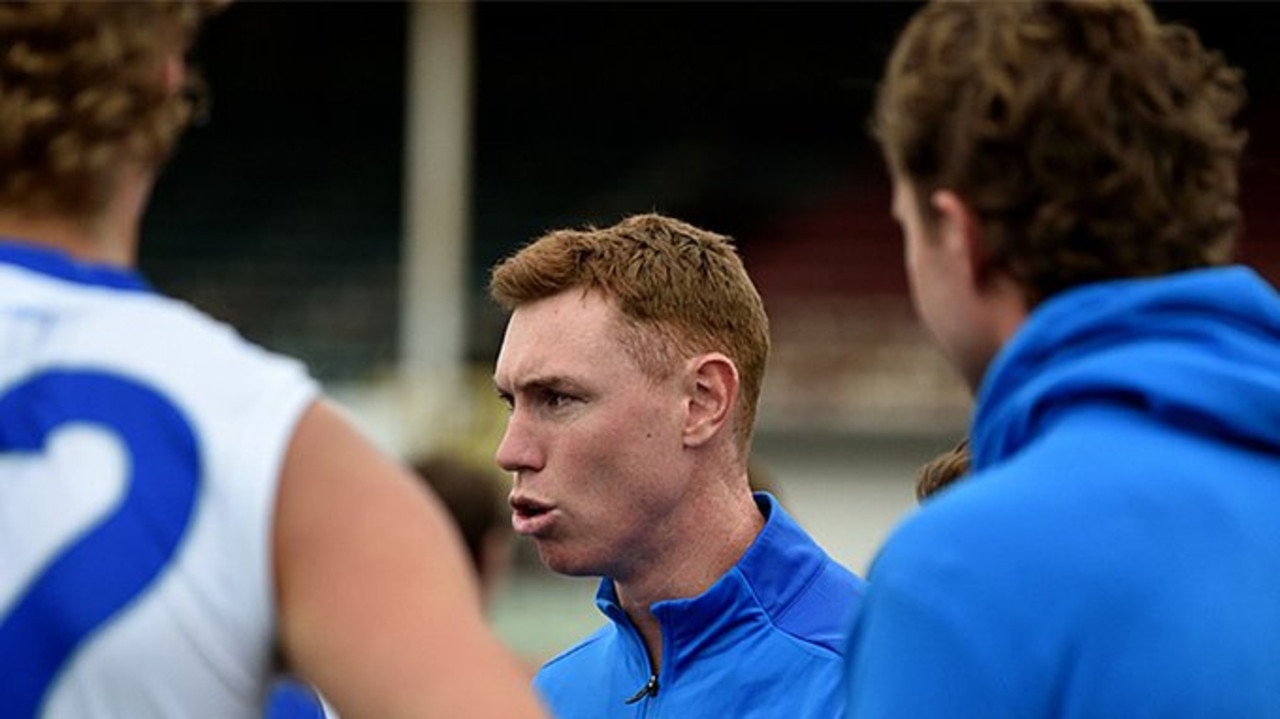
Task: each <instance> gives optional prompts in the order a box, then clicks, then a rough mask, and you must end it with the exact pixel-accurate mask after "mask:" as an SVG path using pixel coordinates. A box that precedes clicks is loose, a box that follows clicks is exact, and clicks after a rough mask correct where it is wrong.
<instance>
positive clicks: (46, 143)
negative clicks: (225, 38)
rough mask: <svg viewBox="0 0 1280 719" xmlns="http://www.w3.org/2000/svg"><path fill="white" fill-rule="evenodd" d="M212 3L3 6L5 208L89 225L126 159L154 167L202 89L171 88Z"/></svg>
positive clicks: (0, 192)
mask: <svg viewBox="0 0 1280 719" xmlns="http://www.w3.org/2000/svg"><path fill="white" fill-rule="evenodd" d="M217 5H218V4H217V3H213V2H198V1H196V0H189V1H185V2H184V1H182V0H147V1H145V2H142V1H131V2H83V1H77V0H70V1H66V2H63V1H58V0H29V1H19V2H14V1H11V0H6V1H4V2H0V207H3V208H6V209H8V210H10V211H14V210H15V209H17V208H21V211H23V212H25V213H28V214H34V215H39V214H59V215H67V216H70V217H73V218H77V219H80V220H90V219H92V218H93V217H95V216H96V215H97V214H98V213H99V212H101V210H102V209H103V207H104V206H105V204H106V202H107V200H108V198H109V197H110V196H111V194H112V191H113V189H114V187H115V183H116V179H117V176H118V173H119V169H120V167H121V165H122V164H129V163H132V164H135V165H138V166H141V167H143V168H145V169H148V170H152V169H156V168H158V167H159V166H160V165H161V164H162V163H163V162H164V161H165V159H167V158H168V156H169V153H170V152H171V151H172V149H173V146H174V144H175V142H176V141H177V138H178V136H179V135H180V134H181V132H182V130H183V129H185V128H186V126H187V124H188V123H189V122H190V120H191V118H192V116H193V112H194V110H195V107H196V105H197V101H198V100H199V99H200V98H201V97H202V93H201V92H200V91H201V89H202V86H201V84H200V82H199V79H198V77H196V75H195V74H194V73H190V72H189V73H187V74H186V77H185V80H184V82H185V87H183V88H179V89H178V91H176V92H175V89H174V88H172V87H168V86H166V78H165V65H166V62H167V61H168V60H169V59H170V58H172V57H173V56H174V55H177V56H179V57H181V56H182V54H184V53H185V52H186V51H187V49H188V48H189V47H190V44H191V42H192V41H193V40H194V37H195V34H196V32H197V29H198V26H199V24H200V22H201V20H202V19H203V18H204V17H205V16H206V15H208V14H209V13H210V12H212V11H213V10H214V9H215V8H216V7H217Z"/></svg>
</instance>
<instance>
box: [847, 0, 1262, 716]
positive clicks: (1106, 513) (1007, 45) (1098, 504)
mask: <svg viewBox="0 0 1280 719" xmlns="http://www.w3.org/2000/svg"><path fill="white" fill-rule="evenodd" d="M1244 95H1245V93H1244V86H1243V79H1242V75H1241V73H1240V72H1239V71H1238V70H1237V69H1236V68H1234V67H1232V66H1231V65H1230V64H1229V63H1228V62H1227V61H1226V60H1225V59H1224V58H1223V57H1222V55H1221V54H1220V53H1217V52H1214V51H1211V50H1209V49H1206V48H1205V47H1204V46H1203V45H1202V44H1201V42H1200V40H1199V38H1198V36H1197V34H1196V33H1195V32H1194V31H1193V30H1192V29H1190V28H1188V27H1185V26H1179V25H1174V24H1169V23H1165V22H1161V21H1160V20H1159V19H1158V18H1157V17H1156V16H1155V14H1154V11H1153V9H1152V7H1151V6H1149V5H1147V4H1145V3H1143V2H1138V1H1136V0H1094V1H1091V2H1056V1H1030V0H1029V1H1027V2H1007V3H997V2H931V3H929V4H928V5H926V6H925V7H923V8H922V9H921V10H919V11H918V12H917V14H916V15H915V16H914V17H913V19H912V20H911V21H910V23H909V24H908V25H907V27H906V29H905V30H904V32H903V33H902V35H901V37H900V38H899V40H898V41H897V44H896V46H895V48H894V50H893V53H892V56H891V58H890V60H889V63H888V69H887V71H886V74H885V77H884V81H883V84H882V86H881V88H880V91H879V96H878V99H877V104H876V109H875V112H874V116H873V121H872V126H873V132H874V134H875V136H876V137H877V138H878V140H879V142H880V144H881V146H882V148H883V151H884V155H885V158H886V161H887V164H888V167H889V171H890V176H891V178H892V181H893V187H894V201H893V212H894V214H895V216H896V217H897V219H898V221H899V222H900V224H901V225H902V228H903V234H904V236H905V244H906V251H905V257H906V268H907V274H908V276H909V278H910V287H911V292H912V298H913V301H914V303H915V307H916V310H917V312H918V314H919V315H920V317H921V319H922V320H923V322H924V324H925V325H926V326H927V327H928V328H929V329H930V330H931V331H932V333H933V335H934V337H935V338H936V340H937V342H938V344H939V346H940V347H941V348H942V350H943V352H944V353H945V354H946V355H947V357H948V358H949V359H950V360H951V362H952V363H953V364H954V365H955V366H956V367H957V368H958V369H959V370H960V372H961V373H962V375H963V376H964V377H965V378H966V379H967V380H968V382H969V384H970V385H971V386H972V387H973V389H974V391H975V393H976V403H975V407H974V412H973V419H972V425H971V431H970V451H971V463H972V469H971V472H970V474H969V476H968V477H967V478H966V479H965V480H964V481H963V482H961V483H959V484H956V485H954V486H952V487H951V488H949V489H948V490H947V491H945V492H943V493H941V494H939V495H937V496H935V497H934V498H932V499H931V500H929V501H928V502H926V503H924V504H923V505H922V506H921V508H920V509H919V510H918V511H917V512H915V513H913V515H911V516H910V517H908V518H907V519H906V520H905V521H904V522H903V523H902V524H901V525H900V526H899V527H898V528H897V529H896V530H895V531H894V532H893V533H892V534H891V536H890V537H889V538H888V540H887V541H886V542H885V544H884V545H883V547H882V548H881V549H880V551H879V553H878V555H877V557H876V559H875V561H874V564H873V567H872V569H871V573H870V577H869V579H870V581H869V589H868V591H867V595H866V602H865V605H864V610H863V612H862V613H861V614H860V616H859V618H858V621H857V624H856V626H855V629H854V631H853V638H852V643H851V650H850V659H849V668H848V697H849V707H848V709H849V712H848V716H851V717H857V718H858V719H875V718H876V717H895V718H897V717H926V716H948V717H982V718H983V719H990V718H992V717H1090V718H1092V719H1105V718H1107V717H1117V718H1119V717H1124V719H1135V718H1140V717H1165V718H1168V717H1211V716H1212V717H1228V716H1230V717H1262V716H1280V672H1277V671H1276V667H1277V666H1280V601H1277V597H1280V522H1277V521H1276V518H1277V517H1280V413H1277V411H1276V408H1277V407H1280V298H1277V295H1276V292H1275V290H1274V289H1273V288H1272V287H1271V286H1270V285H1269V284H1268V283H1267V282H1266V281H1265V280H1264V279H1263V278H1261V277H1259V276H1258V275H1257V274H1256V273H1255V272H1253V271H1252V270H1250V269H1248V268H1246V267H1244V266H1240V265H1234V264H1232V257H1233V253H1234V245H1235V242H1236V235H1237V231H1238V227H1239V224H1240V211H1239V207H1238V203H1237V193H1238V172H1239V163H1240V159H1241V155H1242V152H1243V146H1244V139H1245V138H1244V133H1243V132H1242V131H1241V130H1240V129H1239V127H1238V124H1237V114H1238V111H1239V110H1240V108H1241V107H1242V105H1243V102H1244Z"/></svg>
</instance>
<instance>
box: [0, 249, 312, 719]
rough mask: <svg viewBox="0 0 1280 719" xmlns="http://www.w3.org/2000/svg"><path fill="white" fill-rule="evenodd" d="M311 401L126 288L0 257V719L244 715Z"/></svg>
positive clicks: (106, 274) (28, 257)
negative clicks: (294, 443) (292, 461)
mask: <svg viewBox="0 0 1280 719" xmlns="http://www.w3.org/2000/svg"><path fill="white" fill-rule="evenodd" d="M317 393H318V387H317V384H316V382H315V381H314V380H312V379H311V378H310V377H309V376H308V375H307V372H306V370H305V368H304V367H303V366H302V365H301V364H299V363H298V362H296V361H293V360H290V359H287V358H283V357H280V356H277V355H274V354H271V353H269V352H266V351H264V350H262V349H260V348H258V347H256V346H254V345H252V344H250V343H248V342H246V341H245V340H243V339H242V338H241V337H240V336H239V335H237V334H236V333H235V332H234V331H233V330H232V329H231V328H229V327H227V326H225V325H223V324H220V323H218V322H216V321H214V320H212V319H210V318H209V317H207V316H206V315H203V314H201V313H200V312H198V311H197V310H195V309H193V308H191V307H190V306H188V305H185V304H183V303H181V302H177V301H175V300H172V299H168V298H165V297H162V296H160V295H158V294H156V293H155V292H153V291H151V290H150V289H149V288H148V287H147V285H146V284H145V282H144V281H143V280H142V279H141V278H140V277H139V276H138V275H137V274H136V273H133V272H128V271H121V270H119V269H114V268H107V267H103V266H97V265H85V264H81V263H77V262H75V261H74V260H72V259H71V258H70V257H69V256H67V255H64V254H61V253H59V252H55V251H51V250H48V249H44V248H40V247H37V246H34V245H25V244H21V243H17V242H11V241H7V240H0V717H4V718H5V719H23V718H25V717H37V716H38V717H45V718H47V719H72V718H75V719H96V718H99V717H101V718H103V719H107V718H110V719H145V718H147V717H166V718H170V719H172V718H178V719H181V718H183V717H214V718H217V719H239V718H241V717H257V716H260V714H261V711H262V699H263V692H264V690H265V687H266V683H267V681H268V679H269V677H270V671H269V666H270V656H271V651H270V650H271V646H272V641H273V637H274V634H275V610H274V600H273V591H272V567H271V518H272V512H273V505H274V501H275V493H276V486H277V482H278V477H279V473H280V470H281V464H282V462H283V458H284V454H285V451H286V449H287V446H288V442H289V439H290V437H291V435H292V433H293V431H294V428H295V425H296V423H297V421H298V418H299V417H300V415H301V413H302V412H303V410H304V409H305V408H306V407H307V406H308V405H309V404H310V403H311V402H312V401H313V400H314V399H315V398H316V396H317Z"/></svg>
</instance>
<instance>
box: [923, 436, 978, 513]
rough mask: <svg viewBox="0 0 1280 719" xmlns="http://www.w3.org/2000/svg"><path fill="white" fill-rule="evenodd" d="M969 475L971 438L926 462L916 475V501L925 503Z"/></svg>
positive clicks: (966, 438) (961, 441)
mask: <svg viewBox="0 0 1280 719" xmlns="http://www.w3.org/2000/svg"><path fill="white" fill-rule="evenodd" d="M968 473H969V438H968V437H965V438H964V439H962V440H960V441H959V442H957V443H956V445H955V446H954V447H952V448H951V449H948V450H947V451H945V452H943V453H942V454H939V455H938V456H936V457H934V458H933V459H931V460H929V461H928V462H926V463H925V464H924V465H923V466H921V467H920V470H919V471H918V472H917V473H916V501H917V502H923V501H924V500H926V499H928V498H930V497H932V496H933V495H935V494H937V493H939V492H941V491H942V490H943V489H946V488H947V487H950V486H951V485H952V484H953V483H955V482H956V481H958V480H960V479H963V478H964V475H966V474H968Z"/></svg>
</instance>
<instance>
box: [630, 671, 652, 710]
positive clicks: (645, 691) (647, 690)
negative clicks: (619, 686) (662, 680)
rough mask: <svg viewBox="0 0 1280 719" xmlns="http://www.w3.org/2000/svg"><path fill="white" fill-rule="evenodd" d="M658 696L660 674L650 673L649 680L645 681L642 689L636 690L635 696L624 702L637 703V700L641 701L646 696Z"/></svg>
mask: <svg viewBox="0 0 1280 719" xmlns="http://www.w3.org/2000/svg"><path fill="white" fill-rule="evenodd" d="M656 696H658V675H657V674H650V675H649V681H647V682H645V683H644V686H642V687H640V691H638V692H636V693H635V696H633V697H631V698H630V699H628V700H626V701H625V702H623V703H624V704H635V703H636V702H638V701H640V700H641V699H644V698H645V697H656Z"/></svg>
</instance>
